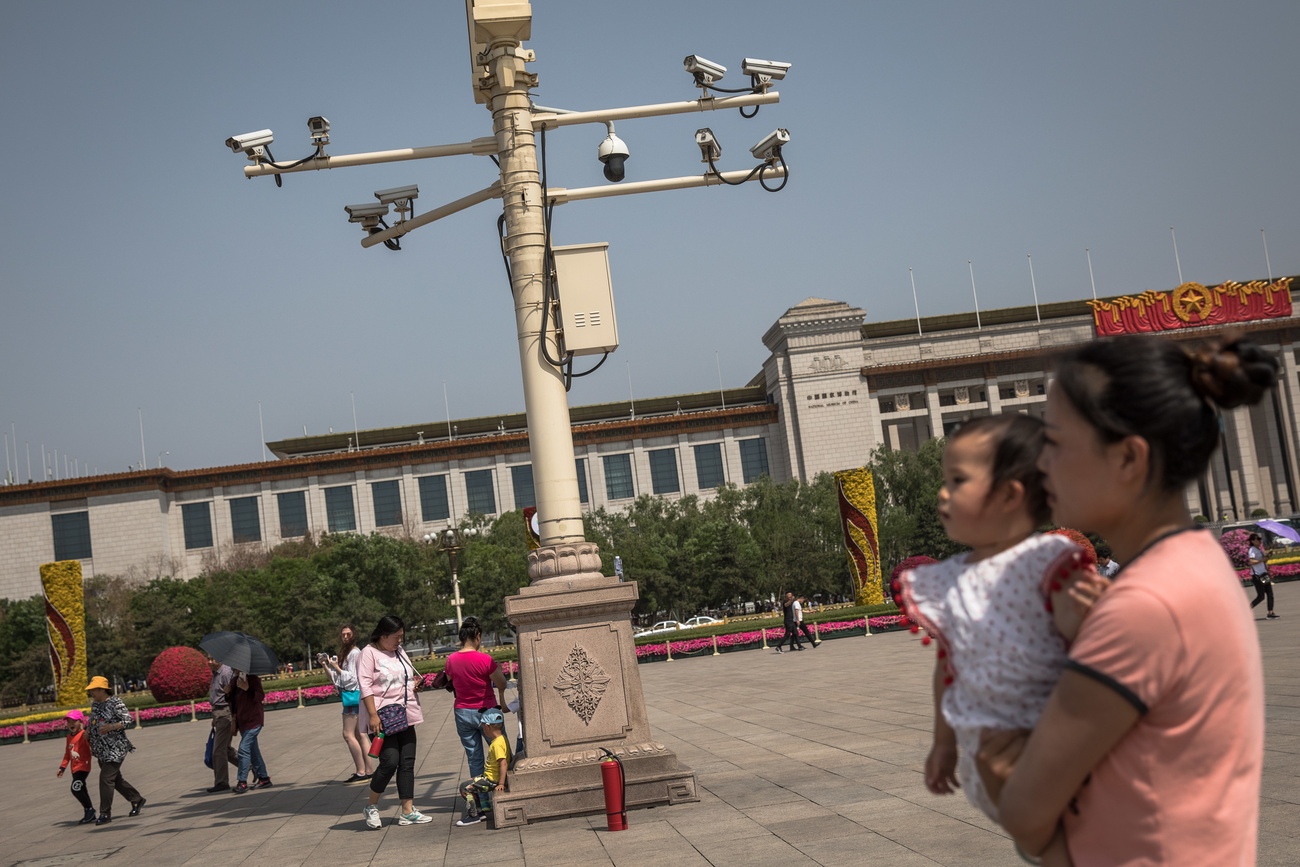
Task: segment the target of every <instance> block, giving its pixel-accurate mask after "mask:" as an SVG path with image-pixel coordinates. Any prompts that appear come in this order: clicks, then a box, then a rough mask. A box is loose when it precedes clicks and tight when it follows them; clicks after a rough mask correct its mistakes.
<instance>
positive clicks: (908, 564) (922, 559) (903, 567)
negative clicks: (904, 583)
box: [889, 555, 939, 581]
mask: <svg viewBox="0 0 1300 867" xmlns="http://www.w3.org/2000/svg"><path fill="white" fill-rule="evenodd" d="M938 562H939V561H938V560H936V559H934V558H933V557H926V556H924V555H917V556H915V557H908V558H907V559H906V560H904V561H903V562H902V563H899V564H898V565H897V566H895V567H894V571H892V572H890V573H889V577H890V580H892V581H897V580H898V576H899V575H902V574H903V573H904V572H906V571H907V570H908V569H915V568H916V567H917V566H924V565H925V564H927V563H938Z"/></svg>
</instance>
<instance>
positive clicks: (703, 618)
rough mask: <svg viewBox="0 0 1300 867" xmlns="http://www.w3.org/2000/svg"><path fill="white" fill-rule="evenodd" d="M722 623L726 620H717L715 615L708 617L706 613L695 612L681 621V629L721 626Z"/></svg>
mask: <svg viewBox="0 0 1300 867" xmlns="http://www.w3.org/2000/svg"><path fill="white" fill-rule="evenodd" d="M723 623H726V621H725V620H719V619H718V618H716V617H710V616H708V615H707V614H697V615H695V616H694V617H692V618H691V619H690V620H688V621H686V622H685V623H683V624H682V629H694V628H696V627H697V626H721V625H722V624H723Z"/></svg>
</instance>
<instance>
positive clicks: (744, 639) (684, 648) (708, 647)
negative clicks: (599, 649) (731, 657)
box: [636, 615, 906, 662]
mask: <svg viewBox="0 0 1300 867" xmlns="http://www.w3.org/2000/svg"><path fill="white" fill-rule="evenodd" d="M901 619H902V618H900V617H898V616H897V615H886V616H883V617H871V618H867V619H864V620H838V621H831V622H828V623H819V624H817V632H816V635H817V637H818V638H819V639H820V640H822V641H826V640H829V639H833V638H846V637H848V636H849V635H852V634H857V635H864V634H865V630H870V632H871V633H872V634H876V633H879V632H895V631H897V630H900V629H905V628H906V627H904V626H902V625H901V623H900V621H901ZM764 633H766V635H767V640H768V642H770V643H775V642H777V641H780V640H781V637H782V636H783V635H785V629H784V628H781V629H777V628H769V629H762V630H755V631H753V632H736V633H732V634H730V635H719V636H716V638H717V642H718V644H717V647H718V652H719V653H730V652H733V651H737V650H753V649H755V648H758V647H762V646H763V635H764ZM713 640H714V639H713V637H709V638H688V639H685V640H683V641H671V642H664V643H663V644H642V645H641V646H640V647H638V648H637V649H636V658H637V662H657V661H659V660H661V659H667V658H668V648H669V646H670V645H671V647H672V654H673V656H674V657H677V656H700V655H704V654H712V653H713Z"/></svg>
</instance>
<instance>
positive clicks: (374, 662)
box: [357, 614, 433, 829]
mask: <svg viewBox="0 0 1300 867" xmlns="http://www.w3.org/2000/svg"><path fill="white" fill-rule="evenodd" d="M405 637H406V624H405V623H403V622H402V618H400V617H398V616H396V615H394V614H389V615H387V616H385V617H381V618H380V619H379V623H378V624H376V626H375V631H374V632H373V633H372V634H371V636H370V644H369V645H367V646H366V648H365V650H362V651H361V658H360V660H359V661H358V662H357V681H358V683H359V684H360V687H361V704H362V706H363V707H364V708H365V713H366V714H367V716H368V717H369V721H370V731H371V733H372V734H374V735H376V736H378V735H380V734H381V733H382V736H383V748H382V749H381V750H380V753H379V769H378V770H376V771H375V773H374V775H373V776H372V777H371V778H370V798H369V800H368V801H367V802H366V806H365V809H364V811H363V815H364V816H365V819H366V827H368V828H375V829H378V828H381V827H382V826H383V822H382V821H381V820H380V818H379V807H378V804H379V796H380V795H382V794H383V793H384V789H386V788H388V781H389V780H391V779H392V778H393V774H397V797H398V798H400V799H401V802H402V808H401V813H400V815H399V816H398V818H397V824H399V825H423V824H424V823H426V822H432V821H433V817H432V816H426V815H424V814H423V813H421V812H420V811H419V810H417V809H415V804H414V799H415V727H416V726H417V725H419V724H420V723H422V722H424V714H423V713H421V711H420V699H419V697H418V696H417V695H416V693H418V692H419V691H420V687H421V686H423V684H424V678H423V677H421V676H420V675H418V674H417V673H416V671H415V666H414V665H413V664H412V663H411V658H410V657H409V656H407V655H406V651H405V650H403V649H402V639H404V638H405ZM381 718H382V722H381Z"/></svg>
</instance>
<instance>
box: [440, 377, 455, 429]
mask: <svg viewBox="0 0 1300 867" xmlns="http://www.w3.org/2000/svg"><path fill="white" fill-rule="evenodd" d="M442 409H443V412H445V413H446V414H447V439H448V440H454V439H455V438H456V436H455V434H453V433H452V432H451V404H450V403H448V402H447V380H445V379H444V380H443V381H442Z"/></svg>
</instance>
